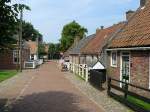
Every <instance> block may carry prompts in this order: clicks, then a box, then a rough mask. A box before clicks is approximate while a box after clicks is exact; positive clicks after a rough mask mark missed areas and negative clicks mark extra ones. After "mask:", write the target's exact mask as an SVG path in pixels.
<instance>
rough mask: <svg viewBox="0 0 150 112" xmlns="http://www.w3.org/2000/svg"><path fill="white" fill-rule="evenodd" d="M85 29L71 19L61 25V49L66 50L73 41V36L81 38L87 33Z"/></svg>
mask: <svg viewBox="0 0 150 112" xmlns="http://www.w3.org/2000/svg"><path fill="white" fill-rule="evenodd" d="M87 32H88V31H87V29H86V28H84V27H82V26H81V25H79V24H78V23H77V22H76V21H73V22H71V23H69V24H67V25H65V26H64V27H63V30H62V34H61V39H60V43H61V50H62V51H66V50H67V49H68V48H69V47H70V46H71V45H72V44H73V42H74V39H75V38H80V39H82V38H83V37H84V36H85V34H86V33H87Z"/></svg>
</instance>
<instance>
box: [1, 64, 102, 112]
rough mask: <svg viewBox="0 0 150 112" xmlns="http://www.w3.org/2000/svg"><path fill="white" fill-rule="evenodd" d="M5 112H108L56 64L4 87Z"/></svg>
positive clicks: (46, 65) (16, 79)
mask: <svg viewBox="0 0 150 112" xmlns="http://www.w3.org/2000/svg"><path fill="white" fill-rule="evenodd" d="M0 105H1V109H0V111H1V112H3V111H4V112H104V110H103V109H102V108H100V107H99V106H98V105H96V104H95V103H94V102H92V101H91V100H89V99H88V97H86V96H85V95H84V94H83V93H82V92H81V91H80V90H79V89H77V88H76V87H75V86H74V85H73V84H72V83H71V82H70V81H69V80H68V79H67V78H66V77H65V75H64V73H62V72H60V71H59V69H58V67H57V64H56V63H55V62H48V63H46V64H44V65H42V66H41V67H40V68H38V69H35V70H25V71H23V73H21V74H18V75H17V76H15V77H13V78H12V79H9V80H7V81H4V82H3V83H1V84H0Z"/></svg>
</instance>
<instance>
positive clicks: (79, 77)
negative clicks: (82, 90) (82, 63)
mask: <svg viewBox="0 0 150 112" xmlns="http://www.w3.org/2000/svg"><path fill="white" fill-rule="evenodd" d="M75 76H76V77H77V78H78V79H79V80H81V81H85V79H84V78H83V77H81V76H80V75H78V74H75Z"/></svg>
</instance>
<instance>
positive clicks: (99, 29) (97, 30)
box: [96, 26, 104, 34]
mask: <svg viewBox="0 0 150 112" xmlns="http://www.w3.org/2000/svg"><path fill="white" fill-rule="evenodd" d="M103 29H104V26H101V27H100V28H97V29H96V34H97V33H98V32H99V31H101V30H103Z"/></svg>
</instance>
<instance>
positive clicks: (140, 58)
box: [130, 51, 150, 97]
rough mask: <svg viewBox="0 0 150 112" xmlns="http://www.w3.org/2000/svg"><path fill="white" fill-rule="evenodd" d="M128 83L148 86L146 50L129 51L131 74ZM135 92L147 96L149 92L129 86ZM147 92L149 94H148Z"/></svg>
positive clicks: (147, 54) (147, 55)
mask: <svg viewBox="0 0 150 112" xmlns="http://www.w3.org/2000/svg"><path fill="white" fill-rule="evenodd" d="M130 76H131V77H130V78H131V79H130V83H132V84H134V85H137V86H140V87H144V88H147V89H148V88H149V52H148V51H132V52H131V75H130ZM131 90H133V91H136V93H138V94H141V95H144V96H149V97H150V93H148V92H144V91H142V90H139V89H135V88H131ZM148 94H149V95H148Z"/></svg>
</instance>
